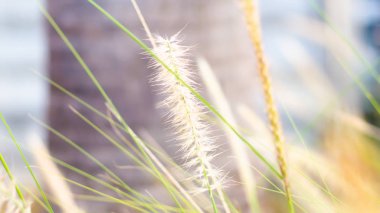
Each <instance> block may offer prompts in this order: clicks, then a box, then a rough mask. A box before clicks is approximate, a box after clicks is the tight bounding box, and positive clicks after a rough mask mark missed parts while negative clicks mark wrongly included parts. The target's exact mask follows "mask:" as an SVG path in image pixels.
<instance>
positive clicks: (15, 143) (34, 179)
mask: <svg viewBox="0 0 380 213" xmlns="http://www.w3.org/2000/svg"><path fill="white" fill-rule="evenodd" d="M0 119H1V121H2V122H3V124H4V126H5V128H6V129H7V132H8V134H9V136H10V137H11V139H12V141H13V144H14V145H15V146H16V148H17V150H18V152H19V154H20V156H21V158H22V160H23V162H24V164H25V166H26V168H27V169H28V171H29V174H30V175H31V176H32V178H33V181H34V183H35V184H36V186H37V188H38V191H39V192H40V194H41V196H42V198H43V200H44V202H45V204H46V206H47V207H48V208H49V212H50V213H53V212H54V210H53V208H52V207H51V205H50V202H49V200H48V198H47V196H46V194H45V192H44V190H43V189H42V187H41V185H40V183H39V182H38V180H37V177H36V176H35V174H34V172H33V170H32V168H31V166H30V164H29V162H28V160H27V159H26V157H25V155H24V152H23V151H22V149H21V146H20V144H19V143H18V142H17V140H16V137H15V136H14V134H13V132H12V130H11V128H10V126H9V125H8V123H7V121H6V120H5V118H4V116H3V114H2V113H0Z"/></svg>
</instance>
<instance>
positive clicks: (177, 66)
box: [152, 34, 223, 204]
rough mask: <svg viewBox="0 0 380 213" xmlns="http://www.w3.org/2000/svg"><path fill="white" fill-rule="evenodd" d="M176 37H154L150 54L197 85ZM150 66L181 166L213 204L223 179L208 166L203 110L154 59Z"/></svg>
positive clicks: (210, 143)
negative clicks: (176, 145) (161, 96)
mask: <svg viewBox="0 0 380 213" xmlns="http://www.w3.org/2000/svg"><path fill="white" fill-rule="evenodd" d="M178 36H179V35H178V34H176V35H174V36H172V37H170V38H163V37H157V38H156V44H157V47H156V48H154V49H153V51H154V53H155V54H156V55H157V56H158V57H159V58H160V59H161V60H162V61H164V62H165V63H166V64H167V65H168V66H169V68H170V69H171V70H173V71H174V72H176V74H178V75H179V76H180V77H181V78H182V79H183V80H184V81H185V82H186V83H187V84H189V85H190V86H192V87H194V86H196V85H197V84H196V82H195V81H194V79H193V77H194V73H193V72H192V71H191V69H190V60H189V59H187V52H188V50H189V48H188V47H185V46H182V45H181V44H180V39H179V38H178ZM152 66H153V67H154V68H155V69H156V70H157V72H156V74H155V75H154V77H153V81H152V82H153V84H154V85H156V86H158V87H159V90H160V92H161V93H162V94H163V95H165V98H164V100H163V101H161V102H160V104H159V107H160V108H165V109H166V110H167V111H168V114H167V118H168V122H169V123H170V126H171V128H172V129H173V130H174V135H175V140H176V141H177V142H178V143H179V145H180V150H181V151H182V152H183V159H184V160H185V163H184V166H185V167H186V168H187V169H188V170H191V171H195V172H194V173H193V175H194V176H193V177H192V180H194V182H197V183H199V186H200V188H199V190H200V191H208V192H209V194H210V198H211V200H212V201H213V199H214V198H213V195H212V194H213V190H214V189H218V188H219V189H220V187H221V185H222V179H223V178H222V176H221V171H220V170H218V169H216V168H214V167H213V166H212V164H211V160H212V159H213V157H214V155H213V151H214V150H215V148H216V145H215V144H214V143H213V140H212V138H211V137H210V134H209V128H208V125H207V124H206V123H205V122H204V121H203V119H202V115H203V114H204V109H203V107H202V105H201V104H200V103H199V101H198V99H197V98H196V97H195V96H194V95H193V94H192V93H191V92H190V91H189V90H188V89H187V88H186V87H185V86H183V85H182V84H181V83H180V82H179V81H178V79H177V78H176V76H174V75H173V74H171V73H170V72H168V71H167V70H166V69H165V68H164V67H162V66H161V64H160V63H158V62H156V61H155V60H152ZM213 204H215V203H214V201H213Z"/></svg>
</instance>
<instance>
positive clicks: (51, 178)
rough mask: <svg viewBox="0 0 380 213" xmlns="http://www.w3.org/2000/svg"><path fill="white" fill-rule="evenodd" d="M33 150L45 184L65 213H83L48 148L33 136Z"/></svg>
mask: <svg viewBox="0 0 380 213" xmlns="http://www.w3.org/2000/svg"><path fill="white" fill-rule="evenodd" d="M31 142H32V143H31V144H32V145H31V150H32V153H33V156H34V158H35V160H36V162H37V164H38V166H39V168H40V171H41V174H42V177H43V178H44V180H45V183H46V184H47V185H48V186H49V189H50V190H51V192H52V194H53V196H54V197H55V199H56V200H57V203H58V205H59V206H60V207H61V209H62V212H64V213H82V212H84V211H83V210H82V209H80V208H79V207H78V206H77V204H76V203H75V200H74V195H73V194H72V192H71V190H70V188H69V186H68V185H67V184H66V182H65V181H64V180H63V179H62V177H63V175H62V174H61V172H60V171H59V169H58V167H57V166H56V164H55V163H54V162H53V161H52V160H51V156H50V154H49V151H48V150H47V148H46V146H45V145H43V144H42V142H41V140H40V138H38V137H37V136H35V135H33V136H31Z"/></svg>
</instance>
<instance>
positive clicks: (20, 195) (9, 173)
mask: <svg viewBox="0 0 380 213" xmlns="http://www.w3.org/2000/svg"><path fill="white" fill-rule="evenodd" d="M0 162H1V164H2V166H3V168H4V169H5V172H6V173H7V175H8V177H9V179H10V180H11V182H12V184H14V187H15V190H16V192H17V195H18V197H19V198H20V200H21V201H22V204H23V206H24V207H26V202H25V198H24V195H23V194H22V192H21V190H20V187H19V186H18V185H17V183H16V181H15V179H14V176H13V174H12V172H11V170H10V169H9V166H8V164H7V162H6V161H5V159H4V156H3V155H2V154H1V153H0Z"/></svg>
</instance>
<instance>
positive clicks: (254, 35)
mask: <svg viewBox="0 0 380 213" xmlns="http://www.w3.org/2000/svg"><path fill="white" fill-rule="evenodd" d="M242 2H243V9H244V15H245V19H246V24H247V29H248V32H249V37H250V40H251V42H252V44H253V47H254V49H255V53H256V59H257V66H258V72H259V75H260V78H261V83H262V87H263V91H264V98H265V102H266V105H267V116H268V120H269V123H270V127H271V132H272V135H273V137H274V145H275V148H276V155H277V161H278V164H279V167H280V171H281V175H282V180H283V185H284V188H285V192H286V196H287V198H288V200H289V207H290V210H291V211H294V209H293V204H292V197H291V190H290V185H289V180H288V173H287V165H286V160H285V153H284V152H285V151H284V137H283V133H282V130H281V124H280V118H279V115H278V112H277V108H276V105H275V103H274V98H273V94H272V85H271V81H270V77H269V71H268V64H267V62H266V59H265V55H264V50H263V45H262V39H261V30H260V29H261V28H260V21H259V15H258V9H257V5H254V2H253V1H252V0H242Z"/></svg>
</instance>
